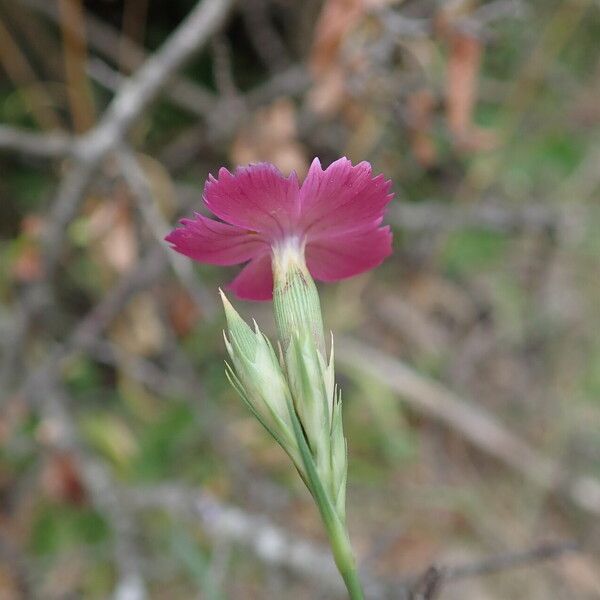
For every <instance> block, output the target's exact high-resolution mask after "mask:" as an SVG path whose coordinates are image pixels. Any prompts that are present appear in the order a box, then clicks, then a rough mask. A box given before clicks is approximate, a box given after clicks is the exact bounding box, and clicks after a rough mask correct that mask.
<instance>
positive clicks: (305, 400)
mask: <svg viewBox="0 0 600 600" xmlns="http://www.w3.org/2000/svg"><path fill="white" fill-rule="evenodd" d="M273 274H274V290H273V299H274V311H275V320H276V322H277V328H278V332H279V354H280V356H279V359H277V358H276V355H275V352H274V350H273V348H272V346H271V344H270V343H269V342H268V340H267V338H266V337H265V336H264V335H263V334H262V333H261V332H260V330H259V329H258V326H255V330H254V331H253V330H252V329H251V328H250V327H249V326H248V325H247V324H246V323H245V322H244V320H243V319H242V318H241V317H240V316H239V315H238V313H237V312H236V311H235V309H234V308H233V306H232V305H231V304H230V303H229V301H228V300H227V298H226V297H225V296H224V295H223V294H222V298H223V304H224V307H225V314H226V318H227V326H228V336H226V337H225V342H226V346H227V351H228V353H229V356H230V358H231V362H232V366H231V365H227V375H228V377H229V380H230V381H231V383H232V385H233V387H234V388H235V389H236V391H237V392H238V393H239V395H240V396H241V397H242V399H243V401H244V403H245V404H246V405H247V406H248V407H249V409H250V410H251V411H252V412H253V414H254V415H255V416H256V417H257V419H258V420H259V421H260V422H261V424H262V425H263V426H264V427H265V429H266V430H267V431H268V432H269V433H270V434H271V435H272V436H273V438H274V439H275V440H276V441H277V443H279V445H280V446H281V447H282V448H283V449H284V450H285V451H286V452H287V454H288V455H289V456H290V458H291V459H292V461H293V463H294V465H295V467H296V469H297V470H298V473H299V474H300V476H301V477H302V480H303V481H304V483H305V484H306V486H307V487H308V489H309V491H310V492H311V494H312V496H313V498H314V500H315V503H316V505H317V507H318V509H319V513H320V515H321V519H322V521H323V524H324V526H325V529H326V531H327V534H328V537H329V541H330V544H331V548H332V551H333V556H334V559H335V563H336V565H337V567H338V569H339V571H340V574H341V575H342V578H343V579H344V582H345V584H346V587H347V589H348V593H349V596H350V598H351V599H352V600H362V598H363V593H362V588H361V585H360V581H359V577H358V572H357V569H356V563H355V560H354V556H353V554H352V548H351V546H350V539H349V536H348V530H347V526H346V507H345V503H346V502H345V501H346V479H347V470H348V466H347V445H346V439H345V437H344V431H343V424H342V410H341V409H342V404H341V396H340V393H339V390H338V389H337V387H336V385H335V377H334V366H333V340H332V348H331V353H330V355H329V358H328V359H327V355H326V350H325V336H324V334H323V322H322V316H321V308H320V302H319V296H318V293H317V289H316V286H315V284H314V282H313V280H312V277H311V275H310V273H309V271H308V269H307V268H306V264H305V260H304V249H303V247H302V245H300V244H289V245H287V246H285V247H284V248H275V249H274V252H273Z"/></svg>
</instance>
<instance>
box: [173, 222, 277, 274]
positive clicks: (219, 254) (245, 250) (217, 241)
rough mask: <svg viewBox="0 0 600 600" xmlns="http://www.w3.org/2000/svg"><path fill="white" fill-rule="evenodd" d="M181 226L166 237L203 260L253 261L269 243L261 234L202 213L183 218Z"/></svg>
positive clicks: (223, 262) (225, 262)
mask: <svg viewBox="0 0 600 600" xmlns="http://www.w3.org/2000/svg"><path fill="white" fill-rule="evenodd" d="M181 225H182V226H181V227H178V228H176V229H174V230H173V231H172V232H171V233H170V234H169V235H168V236H167V237H166V238H165V240H166V241H167V242H169V243H170V244H171V245H172V247H173V248H174V249H175V250H177V252H180V253H181V254H185V256H189V257H190V258H193V259H194V260H197V261H199V262H203V263H208V264H212V265H235V264H238V263H242V262H246V261H247V260H250V259H251V258H253V257H255V256H256V255H257V254H260V253H262V252H264V251H265V248H266V242H265V241H264V240H263V239H261V238H260V237H259V236H257V235H250V234H249V233H248V232H247V231H244V230H242V229H239V228H238V227H234V226H233V225H228V224H227V223H220V222H219V221H215V220H214V219H207V218H206V217H203V216H202V215H200V214H196V215H195V216H194V218H193V219H182V221H181Z"/></svg>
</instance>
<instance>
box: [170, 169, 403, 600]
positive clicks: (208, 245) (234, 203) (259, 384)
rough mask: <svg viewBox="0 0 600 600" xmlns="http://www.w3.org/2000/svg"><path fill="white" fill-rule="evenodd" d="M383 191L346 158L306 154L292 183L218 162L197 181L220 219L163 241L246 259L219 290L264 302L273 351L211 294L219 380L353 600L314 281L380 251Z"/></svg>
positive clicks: (356, 590)
mask: <svg viewBox="0 0 600 600" xmlns="http://www.w3.org/2000/svg"><path fill="white" fill-rule="evenodd" d="M391 199H392V194H390V182H389V181H387V180H386V179H385V178H384V177H383V175H377V176H376V177H374V176H373V175H372V173H371V166H370V165H369V163H367V162H361V163H359V164H358V165H356V166H353V165H352V163H351V162H350V161H349V160H347V159H346V158H341V159H339V160H337V161H336V162H334V163H333V164H332V165H330V166H329V167H328V168H327V169H325V170H323V169H322V168H321V163H320V162H319V160H318V159H315V160H314V161H313V163H312V165H311V167H310V170H309V172H308V175H307V177H306V179H305V181H304V183H303V184H302V186H300V184H299V182H298V178H297V177H296V175H295V174H292V175H290V176H289V177H284V176H283V175H282V174H281V173H280V172H279V171H278V170H277V169H276V168H275V167H274V166H273V165H270V164H257V165H251V166H249V167H244V168H239V169H236V170H235V171H234V173H230V172H229V171H228V170H227V169H221V170H220V171H219V177H218V178H217V179H215V178H214V177H212V176H211V177H209V180H208V181H207V183H206V187H205V189H204V203H205V204H206V206H207V208H208V209H209V210H210V211H212V213H213V214H214V215H215V216H216V217H217V218H218V219H220V220H216V219H210V218H207V217H205V216H203V215H200V214H196V215H195V216H194V218H193V219H183V220H182V221H181V224H182V227H179V228H177V229H174V230H173V231H172V232H171V233H170V234H169V235H168V236H167V238H166V239H167V241H168V242H170V243H171V245H172V246H173V248H174V249H175V250H177V251H178V252H180V253H181V254H185V255H186V256H189V257H190V258H192V259H194V260H197V261H199V262H205V263H210V264H215V265H233V264H238V263H248V264H247V265H246V266H245V267H244V268H243V269H242V271H241V272H240V274H239V275H238V276H237V277H236V278H235V279H234V280H233V282H232V283H231V284H230V286H229V287H230V288H231V289H232V290H233V291H234V292H235V294H236V295H237V296H238V297H239V298H242V299H248V300H268V299H270V298H273V308H274V312H275V321H276V323H277V330H278V334H279V336H278V337H279V339H278V343H277V345H276V346H275V347H274V346H273V345H272V344H271V342H270V341H269V340H268V339H267V338H266V336H265V335H264V334H263V333H262V332H261V331H260V329H259V327H258V325H257V324H256V323H255V324H254V329H252V328H251V327H249V326H248V324H247V323H246V322H245V321H244V319H242V318H241V317H240V315H239V314H238V313H237V311H236V310H235V308H234V307H233V306H232V305H231V303H230V302H229V300H228V299H227V298H226V297H225V295H224V294H223V293H221V295H222V298H223V305H224V308H225V316H226V320H227V332H226V333H225V346H226V348H227V353H228V355H229V358H230V361H231V362H229V363H227V364H226V374H227V378H228V379H229V381H230V383H231V385H232V386H233V388H234V389H235V390H236V391H237V393H238V394H239V396H240V398H241V399H242V401H243V402H244V404H245V405H246V406H247V407H248V409H249V410H250V411H251V412H252V413H253V414H254V416H255V417H256V418H257V420H258V421H259V422H260V423H261V424H262V426H263V427H264V428H265V429H266V430H267V431H268V432H269V433H270V434H271V436H272V437H273V438H274V439H275V440H276V441H277V443H278V444H279V445H280V446H281V447H282V448H283V449H284V450H285V451H286V452H287V454H288V455H289V457H290V458H291V460H292V462H293V463H294V465H295V467H296V469H297V471H298V473H299V474H300V476H301V477H302V480H303V481H304V483H305V484H306V486H307V487H308V489H309V490H310V491H311V494H312V496H313V498H314V499H315V502H316V504H317V506H318V508H319V512H320V514H321V518H322V520H323V524H324V525H325V528H326V530H327V534H328V536H329V540H330V542H331V547H332V550H333V555H334V559H335V562H336V564H337V566H338V569H339V571H340V573H341V575H342V577H343V579H344V582H345V583H346V587H347V589H348V593H349V595H350V598H351V599H352V600H363V593H362V588H361V584H360V580H359V577H358V571H357V569H356V562H355V560H354V556H353V554H352V548H351V546H350V539H349V537H348V530H347V526H346V479H347V471H348V457H347V450H346V438H345V436H344V430H343V423H342V400H341V394H340V391H339V389H338V387H337V385H336V383H335V373H334V364H333V355H334V353H333V336H332V338H331V342H330V344H331V346H330V351H329V352H327V351H326V346H327V344H326V343H325V335H324V331H323V320H322V316H321V306H320V301H319V295H318V292H317V288H316V286H315V283H314V281H313V278H314V279H319V280H321V281H336V280H338V279H344V278H346V277H351V276H352V275H356V274H358V273H362V272H363V271H366V270H368V269H371V268H373V267H376V266H377V265H378V264H379V263H381V262H382V261H383V260H384V259H385V258H386V257H387V256H388V255H389V254H390V252H391V241H392V235H391V232H390V230H389V227H385V226H382V225H381V223H382V220H383V213H384V210H385V207H386V205H387V204H388V202H389V201H390V200H391Z"/></svg>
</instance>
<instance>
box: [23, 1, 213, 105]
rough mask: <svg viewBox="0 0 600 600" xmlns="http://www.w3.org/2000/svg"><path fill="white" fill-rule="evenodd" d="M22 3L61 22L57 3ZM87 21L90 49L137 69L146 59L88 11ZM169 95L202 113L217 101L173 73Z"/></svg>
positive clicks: (141, 52)
mask: <svg viewBox="0 0 600 600" xmlns="http://www.w3.org/2000/svg"><path fill="white" fill-rule="evenodd" d="M21 3H22V4H24V5H25V6H27V7H29V8H30V9H32V10H35V11H36V12H39V13H41V14H43V15H44V16H46V17H47V18H48V19H50V20H51V21H52V22H53V23H55V24H57V25H60V19H59V15H58V11H57V10H56V6H55V5H54V3H52V2H47V1H46V0H21ZM85 21H86V32H87V38H86V39H87V42H88V44H89V45H90V48H93V49H94V50H96V51H97V52H99V53H100V54H102V55H103V56H105V57H107V58H109V59H110V60H112V61H113V62H114V63H115V64H120V65H121V66H123V67H126V68H127V69H128V70H129V71H131V72H133V71H135V70H136V69H137V68H138V67H139V66H140V65H141V64H142V63H143V62H144V60H146V57H147V56H146V51H145V50H144V48H142V47H141V46H139V45H138V44H136V43H135V42H134V41H132V40H130V39H128V38H126V37H124V36H122V35H121V34H120V33H119V32H118V31H116V30H115V29H114V28H112V27H111V26H110V25H108V24H107V23H105V22H104V21H102V20H101V19H98V18H97V17H94V16H93V15H91V14H89V13H88V14H87V15H86V19H85ZM165 94H166V95H167V96H168V97H169V98H170V99H171V100H172V101H173V102H174V103H175V104H176V105H178V106H179V107H180V108H183V109H185V110H188V111H190V112H191V113H193V114H197V115H199V116H202V115H204V114H206V113H207V112H208V111H209V110H211V108H212V107H213V106H214V104H215V101H216V99H215V97H214V95H213V94H212V93H211V92H210V91H209V90H207V89H205V88H204V87H202V86H200V85H199V84H197V83H195V82H193V81H190V80H189V79H186V78H185V77H182V76H180V75H177V74H173V80H172V82H171V84H170V85H169V87H168V88H166V89H165Z"/></svg>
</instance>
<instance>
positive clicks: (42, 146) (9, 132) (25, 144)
mask: <svg viewBox="0 0 600 600" xmlns="http://www.w3.org/2000/svg"><path fill="white" fill-rule="evenodd" d="M72 145H73V139H72V138H71V136H68V135H65V134H62V133H37V132H35V131H28V130H26V129H20V128H18V127H11V126H9V125H0V150H9V151H11V152H20V153H21V154H26V155H27V156H38V157H40V158H59V157H62V156H65V155H66V154H69V152H70V151H71V149H72Z"/></svg>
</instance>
